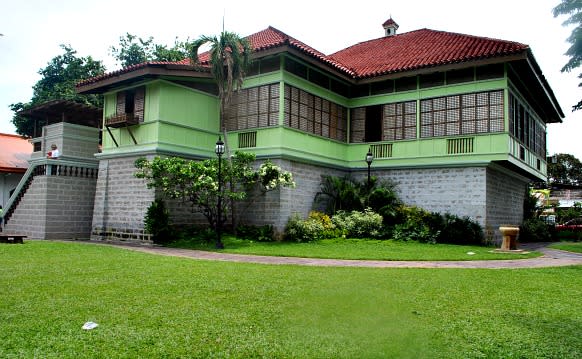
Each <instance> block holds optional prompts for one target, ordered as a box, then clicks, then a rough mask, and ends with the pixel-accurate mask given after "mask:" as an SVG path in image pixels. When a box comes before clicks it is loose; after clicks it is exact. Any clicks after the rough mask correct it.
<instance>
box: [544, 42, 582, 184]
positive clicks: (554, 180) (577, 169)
mask: <svg viewBox="0 0 582 359" xmlns="http://www.w3.org/2000/svg"><path fill="white" fill-rule="evenodd" d="M581 44H582V43H581ZM548 179H549V181H550V183H551V184H566V185H580V184H582V163H581V162H580V160H579V159H578V158H576V157H574V156H573V155H571V154H567V153H559V154H557V155H556V163H548Z"/></svg>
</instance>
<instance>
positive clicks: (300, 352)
mask: <svg viewBox="0 0 582 359" xmlns="http://www.w3.org/2000/svg"><path fill="white" fill-rule="evenodd" d="M0 288H2V290H1V291H0V357H2V358H37V357H38V358H186V357H193V358H206V357H215V358H251V357H255V358H258V357H263V358H395V357H398V358H534V357H535V358H580V357H581V356H582V336H580V335H579V334H580V332H581V330H582V311H580V308H581V306H582V266H577V267H566V268H549V269H515V270H487V269H373V268H334V267H331V268H330V267H325V268H322V267H302V266H281V265H276V266H275V265H259V264H249V263H229V262H219V261H216V262H212V261H200V260H192V259H185V258H173V257H164V256H156V255H150V254H144V253H138V252H134V251H129V250H124V249H120V248H114V247H108V246H101V245H93V244H85V243H57V242H45V241H27V242H26V243H25V244H24V245H7V244H4V245H0ZM87 321H94V322H96V323H98V324H99V327H97V328H96V329H94V330H92V331H84V330H82V329H81V327H82V325H83V324H84V323H85V322H87Z"/></svg>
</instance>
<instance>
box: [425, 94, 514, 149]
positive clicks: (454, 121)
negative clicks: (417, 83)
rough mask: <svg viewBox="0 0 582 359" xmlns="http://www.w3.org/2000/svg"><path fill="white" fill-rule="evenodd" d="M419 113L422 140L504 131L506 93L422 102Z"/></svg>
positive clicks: (450, 97)
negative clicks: (504, 98)
mask: <svg viewBox="0 0 582 359" xmlns="http://www.w3.org/2000/svg"><path fill="white" fill-rule="evenodd" d="M420 111H421V113H420V121H421V131H420V136H421V137H423V138H427V137H442V136H458V135H468V134H477V133H495V132H503V131H504V115H503V114H504V112H503V90H496V91H487V92H476V93H469V94H462V95H453V96H444V97H436V98H431V99H427V100H422V101H421V102H420Z"/></svg>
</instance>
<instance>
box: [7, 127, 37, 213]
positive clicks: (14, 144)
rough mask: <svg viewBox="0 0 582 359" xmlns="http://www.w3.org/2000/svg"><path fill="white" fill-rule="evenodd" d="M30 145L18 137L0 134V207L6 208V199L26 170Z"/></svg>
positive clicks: (30, 151) (30, 149)
mask: <svg viewBox="0 0 582 359" xmlns="http://www.w3.org/2000/svg"><path fill="white" fill-rule="evenodd" d="M31 153H32V145H31V144H30V142H28V139H26V138H23V137H22V136H19V135H11V134H6V133H0V205H1V206H2V208H4V207H6V203H7V202H8V198H10V195H11V194H12V192H13V191H14V190H15V189H16V186H18V182H20V179H21V178H22V176H23V175H24V173H25V172H26V169H27V168H28V161H27V160H28V158H30V154H31Z"/></svg>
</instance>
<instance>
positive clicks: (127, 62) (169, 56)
mask: <svg viewBox="0 0 582 359" xmlns="http://www.w3.org/2000/svg"><path fill="white" fill-rule="evenodd" d="M191 46H192V45H191V43H190V42H189V41H188V40H186V41H179V40H178V38H177V37H176V39H175V40H174V46H173V47H168V46H166V45H160V44H155V43H154V38H153V37H152V36H150V37H148V38H147V39H145V40H144V39H142V38H141V37H138V36H136V35H132V34H130V33H126V34H125V36H121V37H120V38H119V45H118V46H117V47H116V46H111V47H110V48H109V52H110V54H111V55H112V56H113V58H114V59H115V60H117V62H118V63H119V64H120V65H121V67H128V66H131V65H137V64H141V63H144V62H148V61H170V62H173V61H180V60H183V59H185V58H187V57H188V55H189V54H190V47H191Z"/></svg>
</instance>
